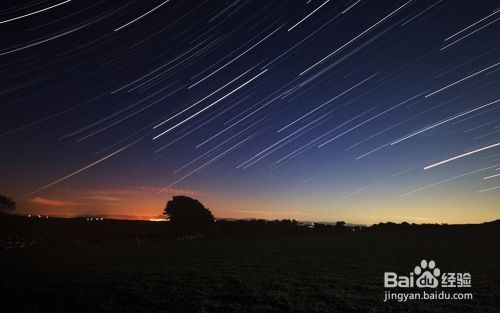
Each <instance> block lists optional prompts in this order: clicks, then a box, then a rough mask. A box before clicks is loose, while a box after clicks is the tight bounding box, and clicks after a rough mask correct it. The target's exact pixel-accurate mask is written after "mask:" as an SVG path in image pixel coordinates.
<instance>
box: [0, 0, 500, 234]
mask: <svg viewBox="0 0 500 313" xmlns="http://www.w3.org/2000/svg"><path fill="white" fill-rule="evenodd" d="M499 14H500V10H499V6H498V2H495V1H476V2H471V1H465V0H457V1H442V0H429V1H427V0H422V1H414V0H394V1H364V0H339V1H331V0H322V1H310V0H300V1H259V0H245V1H232V0H231V1H226V0H221V1H178V0H167V1H165V0H155V1H132V0H126V1H118V2H117V1H95V2H92V3H89V2H88V1H83V0H67V1H64V0H59V1H57V0H49V1H31V2H29V3H24V4H21V3H17V2H15V1H14V2H13V1H3V2H2V3H0V34H1V41H0V42H1V44H0V82H1V87H0V116H1V117H2V123H1V125H0V172H1V173H2V175H1V177H2V178H1V179H0V194H5V195H7V196H10V197H14V198H15V199H16V202H18V204H19V212H20V213H21V214H22V213H28V214H44V215H50V214H53V215H80V214H97V213H102V214H106V212H111V211H113V212H115V213H117V211H118V210H120V212H119V213H120V214H123V215H129V216H157V215H158V210H160V209H161V208H162V207H164V204H165V201H166V200H168V199H167V198H166V197H168V196H170V193H171V192H173V191H174V190H180V191H183V192H185V193H186V194H189V195H194V196H195V197H198V198H200V200H203V201H202V202H203V203H206V204H207V205H208V206H209V207H210V208H211V209H212V210H213V212H214V214H215V215H216V216H217V217H231V218H242V217H243V218H246V217H251V218H272V219H274V218H294V217H295V215H294V216H290V215H287V212H296V213H300V216H307V218H308V219H310V220H311V221H332V220H333V221H336V220H345V221H348V222H352V223H363V224H368V223H375V222H380V221H389V220H391V221H396V222H397V221H403V220H405V221H408V222H419V221H421V220H425V221H429V222H432V223H434V222H435V223H473V222H483V221H486V220H493V219H498V218H499V214H500V212H499V210H500V207H499V206H498V203H500V189H499V188H498V167H499V165H498V163H499V161H500V154H499V153H500V150H499V149H500V144H499V141H500V123H499V121H500V88H499V86H500V41H499V40H498V33H500V21H499V18H500V15H499ZM137 186H142V187H141V188H143V189H144V190H155V191H160V192H149V193H147V194H138V193H137V192H135V190H137ZM153 186H154V188H153ZM83 190H93V193H95V194H87V193H85V196H86V198H80V196H81V195H82V191H83ZM110 190H122V191H123V192H122V193H120V197H117V198H119V199H116V203H113V205H111V204H110V203H109V202H106V201H99V200H89V199H91V198H92V199H99V196H102V195H107V194H108V193H109V192H108V191H110ZM128 190H133V191H134V192H132V191H131V192H128ZM35 197H42V198H44V199H49V200H51V201H46V202H44V203H46V204H40V203H37V202H36V201H35V202H33V199H34V198H35ZM50 203H69V204H72V205H70V206H68V207H62V206H59V207H57V206H51V205H50ZM100 211H103V212H100ZM243 212H244V213H243ZM249 212H250V213H249ZM251 212H255V214H251ZM259 212H273V213H272V214H267V215H263V214H262V213H259ZM408 217H411V219H408Z"/></svg>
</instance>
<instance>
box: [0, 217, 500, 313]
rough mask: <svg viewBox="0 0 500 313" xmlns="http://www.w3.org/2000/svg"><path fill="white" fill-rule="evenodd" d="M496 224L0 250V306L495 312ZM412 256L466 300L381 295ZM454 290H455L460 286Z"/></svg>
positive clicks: (499, 282)
mask: <svg viewBox="0 0 500 313" xmlns="http://www.w3.org/2000/svg"><path fill="white" fill-rule="evenodd" d="M499 234H500V232H499V231H498V227H486V226H470V227H469V226H457V227H447V228H446V229H441V228H438V229H419V230H396V231H364V232H352V233H350V232H348V233H346V232H343V233H313V232H311V233H293V234H273V235H266V236H255V235H252V236H232V237H229V238H228V237H222V236H213V237H207V238H202V239H195V240H183V241H180V240H175V239H163V240H157V241H155V242H154V241H152V240H144V241H140V242H139V241H137V242H132V241H129V242H106V243H101V244H59V245H51V244H45V245H35V246H34V247H31V248H25V249H14V250H10V251H5V250H4V251H1V252H0V266H1V269H2V280H1V282H2V283H1V287H0V288H1V290H0V295H1V298H2V299H1V305H2V307H1V311H2V312H500V251H499V249H498V247H500V236H498V235H499ZM421 259H427V260H430V259H433V260H435V261H436V264H437V267H439V268H440V269H441V271H444V272H453V271H454V272H470V273H471V275H472V288H461V290H457V291H464V292H472V293H473V296H474V299H473V300H452V301H448V302H447V301H446V300H414V301H410V302H407V303H399V302H397V301H395V300H392V302H390V303H384V302H383V298H384V287H383V273H384V272H385V271H394V272H397V273H400V274H406V275H408V273H409V272H410V271H411V270H412V269H413V267H414V266H415V265H416V264H418V262H420V260H421ZM464 289H465V290H464Z"/></svg>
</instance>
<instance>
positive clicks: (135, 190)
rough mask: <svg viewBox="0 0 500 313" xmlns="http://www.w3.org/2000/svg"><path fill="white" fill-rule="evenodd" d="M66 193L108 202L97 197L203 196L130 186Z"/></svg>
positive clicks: (173, 189) (158, 188) (196, 193)
mask: <svg viewBox="0 0 500 313" xmlns="http://www.w3.org/2000/svg"><path fill="white" fill-rule="evenodd" d="M67 191H68V192H70V193H73V194H78V195H82V196H86V197H94V198H95V200H110V198H108V199H104V198H103V199H97V197H99V196H118V195H121V196H127V195H152V194H170V195H186V196H194V195H200V194H203V193H202V192H199V191H196V190H191V189H178V188H165V187H161V186H131V187H125V188H105V189H83V190H67ZM117 199H118V198H117Z"/></svg>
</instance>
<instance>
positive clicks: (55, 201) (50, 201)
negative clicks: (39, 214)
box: [28, 197, 85, 206]
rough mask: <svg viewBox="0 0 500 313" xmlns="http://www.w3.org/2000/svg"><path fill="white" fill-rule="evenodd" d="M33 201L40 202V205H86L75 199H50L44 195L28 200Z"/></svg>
mask: <svg viewBox="0 0 500 313" xmlns="http://www.w3.org/2000/svg"><path fill="white" fill-rule="evenodd" d="M28 201H29V202H31V203H34V204H39V205H47V206H75V205H84V204H85V203H80V202H74V201H65V200H58V199H49V198H42V197H35V198H33V199H29V200H28Z"/></svg>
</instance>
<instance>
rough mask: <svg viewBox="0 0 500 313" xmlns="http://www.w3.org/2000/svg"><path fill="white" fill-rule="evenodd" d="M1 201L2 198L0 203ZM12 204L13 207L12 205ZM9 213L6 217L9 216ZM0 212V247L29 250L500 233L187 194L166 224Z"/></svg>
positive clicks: (175, 201) (171, 204) (170, 206)
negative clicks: (344, 217)
mask: <svg viewBox="0 0 500 313" xmlns="http://www.w3.org/2000/svg"><path fill="white" fill-rule="evenodd" d="M0 200H1V199H0ZM3 200H4V203H6V207H8V208H9V209H11V208H12V207H15V202H13V200H12V199H10V198H6V197H4V198H3ZM12 203H14V205H12ZM7 211H9V213H7ZM10 211H11V210H6V209H4V210H3V212H1V211H0V249H1V248H2V247H3V248H6V247H12V248H15V247H20V248H23V247H31V246H40V245H46V244H82V245H100V244H103V243H108V242H115V243H128V244H129V243H131V242H132V243H135V244H142V243H146V242H160V241H165V240H192V239H198V238H201V237H208V238H216V237H223V238H225V237H228V238H230V237H245V236H274V235H280V234H326V235H358V234H373V233H385V232H399V231H400V232H408V231H419V232H424V231H431V232H436V231H438V232H441V231H443V230H453V229H459V230H464V229H469V230H480V231H490V230H495V231H496V230H498V229H500V220H497V221H494V222H490V223H483V224H470V225H447V224H409V223H407V222H403V223H400V224H397V223H392V222H388V223H379V224H375V225H372V226H355V225H347V224H346V223H345V222H344V221H339V222H336V223H312V222H299V221H296V220H290V219H284V220H263V219H248V220H229V219H219V220H216V219H215V218H214V217H213V215H212V213H211V212H210V210H209V209H207V208H206V207H205V206H204V205H203V204H201V202H199V201H198V200H196V199H192V198H189V197H185V196H174V197H173V198H172V200H170V201H168V202H167V205H166V207H165V209H164V211H163V213H164V214H165V215H166V217H167V221H165V222H152V221H137V220H113V219H101V218H97V219H96V218H83V217H82V218H52V217H51V218H48V217H40V216H31V217H28V216H21V215H15V214H12V213H10Z"/></svg>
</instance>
